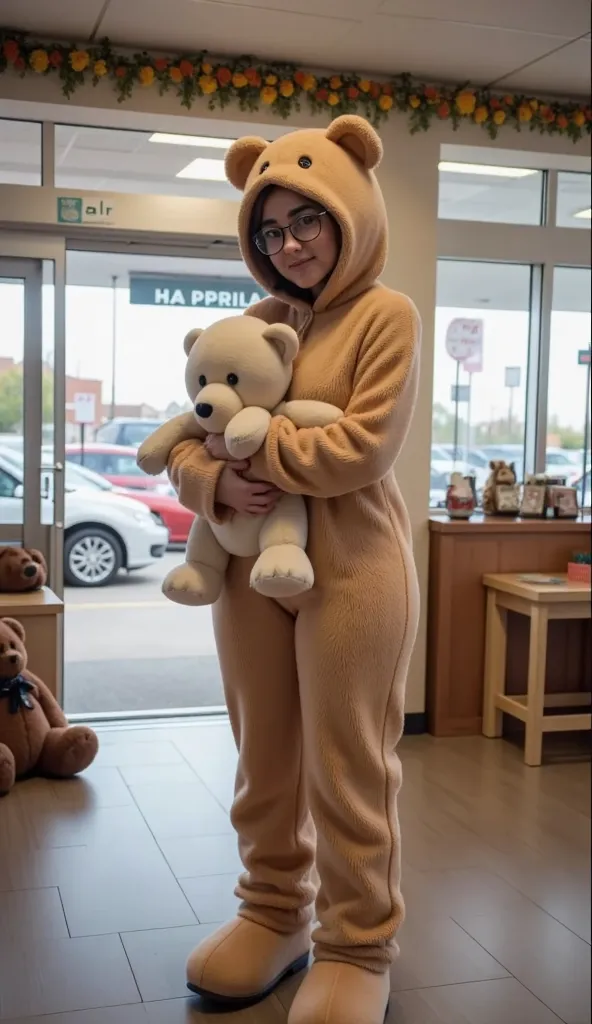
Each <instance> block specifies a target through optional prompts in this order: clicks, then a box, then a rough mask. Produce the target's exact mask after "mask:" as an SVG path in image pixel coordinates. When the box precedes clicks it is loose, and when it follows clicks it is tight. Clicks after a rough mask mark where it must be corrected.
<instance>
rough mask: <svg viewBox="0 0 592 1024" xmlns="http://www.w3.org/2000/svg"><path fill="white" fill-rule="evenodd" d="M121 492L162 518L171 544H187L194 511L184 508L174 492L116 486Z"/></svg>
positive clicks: (115, 488)
mask: <svg viewBox="0 0 592 1024" xmlns="http://www.w3.org/2000/svg"><path fill="white" fill-rule="evenodd" d="M113 490H114V491H117V492H118V493H119V494H128V495H129V496H130V497H133V498H135V499H136V501H141V502H142V504H144V505H147V506H148V508H149V509H150V511H151V512H152V513H153V514H154V515H155V516H158V518H159V519H162V522H163V523H164V525H165V526H166V528H167V529H168V531H169V544H186V543H187V538H188V536H189V531H190V529H191V525H192V523H193V520H194V519H195V516H194V514H193V512H190V511H189V510H188V509H186V508H183V505H180V504H179V502H178V501H177V499H176V498H175V497H173V494H174V492H172V494H157V493H156V491H130V490H129V489H128V488H126V487H114V488H113ZM171 491H172V488H171Z"/></svg>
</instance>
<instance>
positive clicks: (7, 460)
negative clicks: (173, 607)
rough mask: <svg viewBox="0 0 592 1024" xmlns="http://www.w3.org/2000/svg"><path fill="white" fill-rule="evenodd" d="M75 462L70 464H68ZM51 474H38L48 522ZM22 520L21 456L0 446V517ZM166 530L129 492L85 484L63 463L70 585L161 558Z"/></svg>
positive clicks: (88, 583)
mask: <svg viewBox="0 0 592 1024" xmlns="http://www.w3.org/2000/svg"><path fill="white" fill-rule="evenodd" d="M74 468H75V467H74ZM52 484H53V474H52V473H47V474H43V482H42V486H43V488H44V493H45V495H46V497H44V498H43V499H42V521H43V522H44V523H46V524H50V523H51V522H53V501H52V498H51V487H52ZM22 521H23V460H22V456H21V454H20V453H19V452H16V451H13V450H7V449H3V450H1V449H0V523H6V524H10V523H14V524H15V525H16V524H19V525H20V524H21V523H22ZM168 539H169V536H168V530H167V529H166V527H165V526H163V525H162V523H160V522H157V520H156V519H155V517H154V516H153V515H152V513H151V512H150V510H149V509H148V508H147V507H146V506H145V505H143V504H142V503H141V502H139V501H135V499H134V498H128V497H126V496H124V495H120V494H113V493H112V492H111V491H99V490H96V489H91V488H90V487H89V488H88V489H86V488H85V487H84V485H83V486H81V480H80V479H78V480H77V479H76V478H75V476H74V477H72V476H71V472H70V466H69V465H68V464H66V516H65V522H64V578H65V581H66V583H68V584H69V585H70V586H74V587H100V586H105V584H107V583H112V582H113V580H114V579H115V577H116V576H117V574H118V572H119V570H120V569H126V570H127V571H131V570H133V569H143V568H144V567H145V566H147V565H150V564H151V563H152V562H154V561H155V560H156V559H157V558H162V556H163V555H164V553H165V551H166V549H167V545H168Z"/></svg>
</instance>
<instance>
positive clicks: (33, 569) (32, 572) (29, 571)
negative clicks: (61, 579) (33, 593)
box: [23, 565, 39, 579]
mask: <svg viewBox="0 0 592 1024" xmlns="http://www.w3.org/2000/svg"><path fill="white" fill-rule="evenodd" d="M38 568H39V567H38V566H37V565H26V566H25V568H24V569H23V576H26V577H27V579H32V577H33V576H36V575H37V572H38Z"/></svg>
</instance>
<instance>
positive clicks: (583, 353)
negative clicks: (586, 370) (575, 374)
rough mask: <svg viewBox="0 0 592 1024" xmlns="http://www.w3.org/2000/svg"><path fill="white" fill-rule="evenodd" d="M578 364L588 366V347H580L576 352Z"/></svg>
mask: <svg viewBox="0 0 592 1024" xmlns="http://www.w3.org/2000/svg"><path fill="white" fill-rule="evenodd" d="M578 366H590V349H589V348H581V349H580V351H579V352H578Z"/></svg>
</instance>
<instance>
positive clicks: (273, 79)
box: [265, 75, 278, 85]
mask: <svg viewBox="0 0 592 1024" xmlns="http://www.w3.org/2000/svg"><path fill="white" fill-rule="evenodd" d="M265 84H266V85H277V84H278V76H277V75H266V78H265Z"/></svg>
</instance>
